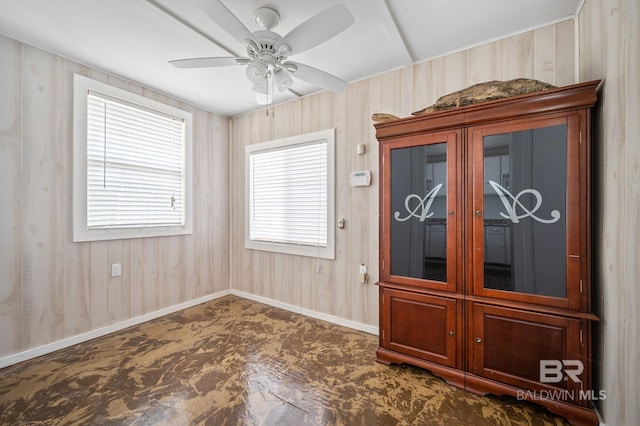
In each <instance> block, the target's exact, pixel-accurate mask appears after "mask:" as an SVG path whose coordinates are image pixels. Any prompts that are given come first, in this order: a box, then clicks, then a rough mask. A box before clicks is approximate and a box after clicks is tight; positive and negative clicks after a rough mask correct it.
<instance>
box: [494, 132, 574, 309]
mask: <svg viewBox="0 0 640 426" xmlns="http://www.w3.org/2000/svg"><path fill="white" fill-rule="evenodd" d="M566 134H567V129H566V126H565V125H559V126H553V127H546V128H541V129H533V130H524V131H519V132H513V133H506V134H499V135H492V136H488V137H485V138H484V218H483V220H484V287H485V288H490V289H498V290H506V291H516V292H521V293H530V294H538V295H544V296H553V297H566V190H565V188H566V175H567V150H566Z"/></svg>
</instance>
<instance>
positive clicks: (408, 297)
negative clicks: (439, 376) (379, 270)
mask: <svg viewBox="0 0 640 426" xmlns="http://www.w3.org/2000/svg"><path fill="white" fill-rule="evenodd" d="M381 297H382V299H383V300H382V311H383V312H382V321H381V327H382V329H381V331H382V334H383V335H382V336H381V337H382V339H381V340H382V346H383V347H384V348H386V349H390V350H393V351H396V352H400V353H403V354H407V355H411V356H414V357H416V358H420V359H424V360H426V361H431V362H435V363H438V364H442V365H446V366H449V367H456V368H460V367H461V366H460V365H459V362H458V355H459V354H457V351H456V349H457V348H458V339H459V338H460V333H459V330H458V324H459V322H458V320H457V318H458V313H459V309H458V303H461V302H457V301H456V300H455V299H449V298H446V297H437V296H430V295H425V294H420V293H413V292H408V291H402V290H394V289H389V288H383V289H382V290H381Z"/></svg>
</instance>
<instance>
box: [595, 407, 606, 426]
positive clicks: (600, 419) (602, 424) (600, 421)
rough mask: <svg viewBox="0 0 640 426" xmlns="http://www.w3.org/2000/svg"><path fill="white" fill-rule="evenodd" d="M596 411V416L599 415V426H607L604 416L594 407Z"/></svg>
mask: <svg viewBox="0 0 640 426" xmlns="http://www.w3.org/2000/svg"><path fill="white" fill-rule="evenodd" d="M594 411H595V412H596V416H598V426H607V424H606V423H605V422H604V420H602V416H601V415H600V411H598V409H597V408H595V407H594Z"/></svg>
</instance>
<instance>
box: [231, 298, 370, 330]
mask: <svg viewBox="0 0 640 426" xmlns="http://www.w3.org/2000/svg"><path fill="white" fill-rule="evenodd" d="M231 294H232V295H234V296H238V297H242V298H244V299H249V300H253V301H255V302H259V303H264V304H265V305H270V306H274V307H276V308H280V309H284V310H285V311H290V312H295V313H296V314H301V315H306V316H308V317H311V318H316V319H320V320H323V321H327V322H330V323H333V324H337V325H342V326H345V327H348V328H352V329H354V330H359V331H364V332H365V333H369V334H373V335H376V336H378V335H379V330H378V327H377V326H373V325H368V324H363V323H361V322H357V321H351V320H348V319H344V318H340V317H337V316H335V315H329V314H325V313H322V312H317V311H312V310H311V309H306V308H301V307H299V306H295V305H290V304H288V303H284V302H280V301H279V300H274V299H269V298H267V297H262V296H257V295H255V294H251V293H245V292H244V291H240V290H235V289H231Z"/></svg>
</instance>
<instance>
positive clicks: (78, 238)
mask: <svg viewBox="0 0 640 426" xmlns="http://www.w3.org/2000/svg"><path fill="white" fill-rule="evenodd" d="M73 86H74V90H73V241H74V242H82V241H102V240H118V239H127V238H145V237H161V236H169V235H187V234H192V233H193V209H192V206H193V203H192V198H193V197H192V195H193V192H192V166H193V158H192V157H193V156H192V125H193V124H192V114H191V113H190V112H187V111H184V110H181V109H179V108H175V107H172V106H170V105H166V104H163V103H160V102H157V101H154V100H152V99H149V98H145V97H143V96H140V95H136V94H135V93H131V92H128V91H126V90H122V89H119V88H117V87H113V86H110V85H108V84H105V83H101V82H99V81H95V80H92V79H90V78H87V77H84V76H82V75H79V74H74V76H73ZM89 91H94V92H99V93H103V94H105V95H107V96H110V97H112V98H117V99H121V100H123V101H124V102H128V103H131V104H134V105H139V106H141V107H144V108H149V109H152V110H155V111H159V112H161V113H164V114H167V115H170V116H174V117H178V118H181V119H183V120H184V123H185V159H184V160H185V163H184V167H185V188H184V209H185V217H184V225H183V226H159V227H141V228H121V229H119V228H110V229H88V228H87V95H88V93H89Z"/></svg>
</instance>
